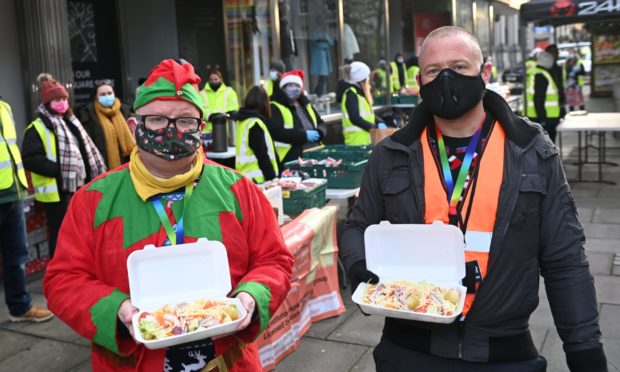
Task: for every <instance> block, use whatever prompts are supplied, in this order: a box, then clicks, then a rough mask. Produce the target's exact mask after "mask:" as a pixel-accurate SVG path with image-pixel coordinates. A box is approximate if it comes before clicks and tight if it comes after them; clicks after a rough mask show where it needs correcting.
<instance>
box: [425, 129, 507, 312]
mask: <svg viewBox="0 0 620 372" xmlns="http://www.w3.org/2000/svg"><path fill="white" fill-rule="evenodd" d="M427 132H428V131H427V129H424V131H423V132H422V137H421V138H422V140H421V143H422V151H423V158H424V205H425V206H426V210H425V212H424V222H425V223H427V224H430V223H432V222H433V221H443V223H446V224H447V223H448V212H449V211H448V197H447V195H446V191H445V188H444V186H443V184H442V181H441V178H440V177H439V172H440V170H439V169H438V168H437V165H436V163H435V159H434V158H433V154H432V152H431V148H430V146H429V144H428V140H429V138H428V133H427ZM505 140H506V135H505V133H504V129H503V128H502V126H501V125H500V123H498V122H496V123H495V125H494V126H493V129H492V132H491V137H490V138H489V141H488V142H487V144H486V148H485V150H484V154H483V156H482V158H481V161H480V162H479V163H478V166H479V167H480V169H479V170H478V179H477V181H476V184H477V185H476V193H475V196H474V199H475V200H474V205H473V206H472V209H471V214H470V216H469V221H468V223H467V232H466V234H465V236H466V242H467V244H466V246H465V261H466V262H470V261H478V266H479V267H480V272H481V275H482V279H483V280H484V278H485V277H486V274H487V266H488V261H489V251H490V248H491V246H490V244H491V237H492V236H493V228H494V226H495V216H496V215H497V206H498V200H499V192H500V187H501V184H502V178H503V174H504V145H505ZM470 197H471V194H470V193H469V192H468V193H467V195H466V199H465V203H464V205H463V210H464V211H465V210H467V206H468V205H469V203H471V200H470ZM474 297H475V294H474V293H469V294H467V297H466V298H465V307H464V308H463V316H465V315H467V312H468V311H469V309H470V308H471V304H472V303H473V301H474Z"/></svg>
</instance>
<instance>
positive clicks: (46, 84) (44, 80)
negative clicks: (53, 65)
mask: <svg viewBox="0 0 620 372" xmlns="http://www.w3.org/2000/svg"><path fill="white" fill-rule="evenodd" d="M37 81H38V82H39V97H40V98H41V102H43V104H48V103H50V102H51V101H53V100H55V99H60V98H69V93H67V89H65V87H64V86H63V85H62V84H60V83H59V82H57V81H56V80H54V78H53V77H52V75H50V74H48V73H42V74H40V75H39V76H37Z"/></svg>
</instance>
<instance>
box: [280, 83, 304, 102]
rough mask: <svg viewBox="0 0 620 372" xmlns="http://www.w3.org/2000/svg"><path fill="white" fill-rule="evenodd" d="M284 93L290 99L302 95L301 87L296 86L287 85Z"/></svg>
mask: <svg viewBox="0 0 620 372" xmlns="http://www.w3.org/2000/svg"><path fill="white" fill-rule="evenodd" d="M284 93H285V94H286V96H287V97H288V98H289V99H290V100H296V99H297V98H299V96H300V95H301V88H300V87H296V86H292V87H286V89H285V90H284Z"/></svg>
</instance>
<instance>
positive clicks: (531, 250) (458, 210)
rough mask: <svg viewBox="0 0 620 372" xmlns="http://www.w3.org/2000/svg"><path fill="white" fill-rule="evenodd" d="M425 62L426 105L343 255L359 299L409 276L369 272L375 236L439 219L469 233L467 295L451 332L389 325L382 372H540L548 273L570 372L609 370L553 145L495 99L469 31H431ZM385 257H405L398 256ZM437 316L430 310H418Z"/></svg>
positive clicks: (380, 178)
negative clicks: (540, 316)
mask: <svg viewBox="0 0 620 372" xmlns="http://www.w3.org/2000/svg"><path fill="white" fill-rule="evenodd" d="M419 61H420V75H419V79H420V80H419V82H420V87H421V88H420V95H421V98H422V102H421V103H420V105H418V106H417V107H416V108H415V110H414V111H413V113H412V117H411V120H410V122H409V124H408V125H407V126H405V127H404V128H401V129H399V130H398V131H397V132H396V133H394V134H392V135H391V136H389V137H387V138H386V139H384V140H383V141H381V142H380V143H379V144H377V145H376V146H375V147H374V148H373V152H372V154H371V156H370V158H369V161H368V164H367V166H366V169H365V172H364V178H363V180H362V184H361V188H360V193H359V198H358V200H357V202H356V204H355V206H354V207H353V209H352V210H351V212H350V214H349V216H348V218H347V221H346V223H345V226H344V229H343V233H342V237H341V244H340V256H341V258H342V261H343V264H344V266H345V268H346V270H347V273H348V274H349V278H350V280H351V289H352V290H355V289H357V288H358V285H359V284H360V283H367V282H371V283H378V282H380V281H382V280H388V279H389V280H397V279H406V278H394V277H389V278H380V277H378V276H377V275H376V274H375V273H373V272H372V271H370V270H369V268H368V267H367V265H366V254H365V249H366V248H368V247H365V240H364V233H365V231H366V229H367V228H368V227H369V226H370V225H375V224H378V223H380V222H381V221H388V222H390V223H392V224H431V223H433V222H435V221H441V222H443V223H446V224H451V225H453V226H456V227H457V228H459V229H460V230H461V231H462V232H463V236H464V242H463V243H464V246H463V248H464V258H465V262H466V263H465V270H464V271H465V277H464V278H463V279H462V281H460V282H461V283H462V284H463V286H465V287H466V288H467V292H466V297H465V298H464V301H465V304H464V308H463V310H462V313H460V314H458V315H457V317H456V319H455V320H454V321H452V322H449V323H437V322H432V321H414V320H408V319H400V318H393V317H390V316H388V317H386V318H385V325H384V328H383V335H382V337H381V341H380V342H379V344H378V345H377V347H376V348H375V350H374V352H373V357H374V361H375V366H376V368H377V371H379V372H384V371H390V372H408V371H411V370H412V368H413V369H415V370H420V371H472V372H473V371H476V372H478V371H487V372H491V371H493V372H513V371H514V372H516V371H519V372H521V371H527V372H534V371H544V370H545V368H546V365H547V363H546V360H545V359H544V358H543V357H542V356H540V355H539V354H538V351H537V349H536V346H535V344H534V342H533V340H532V335H531V333H530V331H529V326H528V324H529V320H530V316H531V314H532V313H533V312H534V310H535V309H536V307H537V306H538V302H539V298H538V293H539V288H540V285H539V281H540V276H541V275H542V276H543V277H544V281H545V288H546V293H547V299H548V301H549V307H550V309H551V312H552V313H553V317H554V322H555V324H556V327H557V331H558V334H559V335H560V338H561V340H562V342H563V349H564V351H565V353H566V360H567V364H568V369H570V370H571V371H573V372H586V371H587V372H589V371H596V372H603V371H607V369H606V365H607V363H606V358H605V354H604V351H603V347H602V344H601V333H600V328H599V325H598V305H597V301H596V293H595V289H594V281H593V278H592V274H591V273H590V270H589V267H588V261H587V258H586V256H585V253H584V239H585V236H584V231H583V227H582V226H581V224H580V222H579V219H578V216H577V213H576V207H575V204H574V201H573V198H572V196H571V195H570V188H569V186H568V183H567V181H566V177H565V175H564V171H563V169H562V163H561V160H560V158H559V155H558V152H557V150H556V149H555V147H554V145H553V143H552V142H551V141H550V140H549V138H548V137H547V136H546V135H545V134H544V132H543V130H542V128H541V127H540V126H539V125H538V124H534V123H531V122H529V121H528V120H526V119H523V118H521V117H518V116H516V115H515V114H514V112H513V111H512V110H511V109H510V107H509V106H508V104H507V103H506V101H505V100H504V99H503V98H502V97H501V96H500V95H498V94H497V93H494V92H493V91H490V90H486V89H485V86H486V84H487V83H488V81H489V79H490V75H491V70H492V69H491V67H492V66H491V64H489V63H483V59H482V53H481V50H480V46H479V44H478V41H477V40H476V38H475V36H473V35H472V34H471V33H469V32H468V31H466V30H465V29H462V28H459V27H454V26H447V27H440V28H438V29H436V30H434V31H432V32H431V33H430V34H429V35H428V36H427V37H426V38H425V40H424V43H423V44H422V47H421V48H420V55H419ZM406 239H407V243H408V244H411V245H415V244H418V245H419V244H423V243H420V241H419V239H417V237H416V236H411V235H409V236H407V238H406ZM381 248H382V253H383V254H384V255H385V256H388V257H391V260H392V261H394V262H396V261H398V259H399V257H398V256H394V255H395V254H397V253H396V252H398V249H392V250H391V247H389V246H385V247H381ZM398 248H401V247H398ZM422 248H424V249H426V250H428V252H429V254H432V253H433V252H435V251H437V247H434V246H432V245H429V246H425V247H422ZM437 252H438V251H437ZM395 260H396V261H395ZM398 262H400V264H401V265H403V267H404V268H406V267H407V266H406V265H407V263H406V262H402V260H401V261H398ZM375 265H376V263H375ZM419 279H421V280H422V279H427V280H431V278H419ZM446 279H447V277H446ZM436 284H439V283H436ZM408 298H409V296H408V295H396V296H395V300H396V301H397V304H398V305H396V306H395V307H398V306H402V307H403V308H407V307H408V306H407V305H408V304H409V303H410V301H408ZM433 302H434V301H433ZM435 303H436V302H435ZM427 306H428V305H427V303H425V302H424V301H423V300H421V301H420V303H419V305H418V307H416V308H415V310H416V311H421V312H424V311H425V310H427V309H429V308H430V306H428V307H427ZM439 306H441V305H439Z"/></svg>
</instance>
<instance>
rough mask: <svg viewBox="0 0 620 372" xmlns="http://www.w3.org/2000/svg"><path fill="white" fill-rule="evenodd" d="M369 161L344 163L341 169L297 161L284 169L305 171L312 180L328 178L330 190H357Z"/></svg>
mask: <svg viewBox="0 0 620 372" xmlns="http://www.w3.org/2000/svg"><path fill="white" fill-rule="evenodd" d="M366 163H368V159H364V160H360V161H358V162H350V161H343V162H342V164H340V166H339V167H326V166H325V165H318V164H317V165H309V166H302V165H299V164H298V162H297V160H293V161H289V162H288V163H285V164H284V168H289V169H296V170H300V171H304V172H306V173H308V174H309V175H310V177H312V178H327V188H329V189H355V188H358V187H360V185H361V184H362V177H363V176H364V169H365V168H366Z"/></svg>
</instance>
